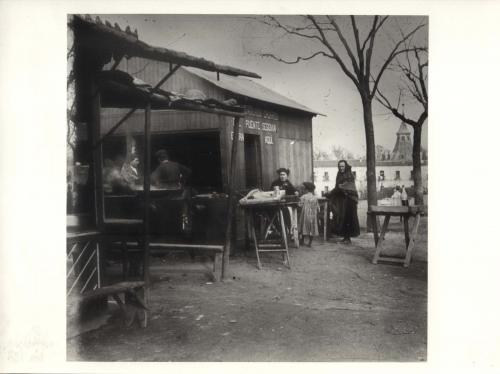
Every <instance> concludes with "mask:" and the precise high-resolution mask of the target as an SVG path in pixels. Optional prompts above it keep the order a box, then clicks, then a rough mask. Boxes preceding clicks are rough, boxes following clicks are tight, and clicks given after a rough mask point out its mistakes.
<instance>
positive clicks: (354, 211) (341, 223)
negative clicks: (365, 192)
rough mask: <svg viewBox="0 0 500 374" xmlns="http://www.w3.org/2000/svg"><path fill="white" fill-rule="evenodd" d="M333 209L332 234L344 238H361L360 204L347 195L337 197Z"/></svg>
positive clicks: (333, 201)
mask: <svg viewBox="0 0 500 374" xmlns="http://www.w3.org/2000/svg"><path fill="white" fill-rule="evenodd" d="M332 207H333V225H332V233H333V234H335V235H338V236H342V237H344V238H353V237H356V236H359V221H358V203H357V202H356V201H354V200H353V199H350V198H348V197H347V196H345V195H344V196H342V195H336V196H335V197H334V198H333V199H332Z"/></svg>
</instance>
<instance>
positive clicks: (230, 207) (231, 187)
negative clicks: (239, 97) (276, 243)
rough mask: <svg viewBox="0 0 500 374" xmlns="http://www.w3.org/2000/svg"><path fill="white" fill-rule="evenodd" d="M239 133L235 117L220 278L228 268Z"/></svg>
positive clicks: (238, 122)
mask: <svg viewBox="0 0 500 374" xmlns="http://www.w3.org/2000/svg"><path fill="white" fill-rule="evenodd" d="M239 133H240V118H239V117H236V118H235V119H234V125H233V142H232V145H231V166H230V168H229V185H228V189H229V198H228V201H227V214H226V217H227V223H226V242H225V245H224V255H223V261H222V279H223V280H224V279H225V278H226V277H227V272H228V269H229V254H230V252H231V233H232V226H233V216H234V210H235V207H234V202H233V200H234V187H235V186H234V185H235V182H236V162H237V159H236V157H237V155H238V141H239V140H238V138H239Z"/></svg>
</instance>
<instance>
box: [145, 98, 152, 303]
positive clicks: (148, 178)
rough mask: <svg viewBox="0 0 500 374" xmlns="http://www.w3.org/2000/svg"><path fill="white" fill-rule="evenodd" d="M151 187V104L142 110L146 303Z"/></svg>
mask: <svg viewBox="0 0 500 374" xmlns="http://www.w3.org/2000/svg"><path fill="white" fill-rule="evenodd" d="M150 189H151V104H150V103H147V104H146V108H145V110H144V282H145V295H144V298H145V300H146V303H148V302H149V286H150V284H149V283H150V279H149V240H150V238H149V205H150Z"/></svg>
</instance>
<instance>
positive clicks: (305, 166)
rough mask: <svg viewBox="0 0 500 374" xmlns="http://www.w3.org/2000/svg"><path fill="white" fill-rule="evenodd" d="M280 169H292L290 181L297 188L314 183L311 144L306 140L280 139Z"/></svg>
mask: <svg viewBox="0 0 500 374" xmlns="http://www.w3.org/2000/svg"><path fill="white" fill-rule="evenodd" d="M278 147H279V162H278V163H279V167H284V168H288V169H290V177H289V178H290V181H291V182H292V184H293V185H294V186H296V187H298V186H299V185H300V184H301V183H302V182H305V181H310V182H311V181H312V154H311V147H312V145H311V143H310V142H307V141H305V140H295V141H293V140H292V139H287V138H279V140H278Z"/></svg>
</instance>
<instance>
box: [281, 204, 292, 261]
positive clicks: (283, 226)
mask: <svg viewBox="0 0 500 374" xmlns="http://www.w3.org/2000/svg"><path fill="white" fill-rule="evenodd" d="M279 220H280V223H281V233H282V235H283V244H284V245H285V254H284V257H285V256H286V265H287V266H288V268H289V269H291V266H290V257H288V239H287V237H286V236H287V235H286V229H285V220H284V218H283V211H282V210H281V209H279ZM283 262H285V261H283Z"/></svg>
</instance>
